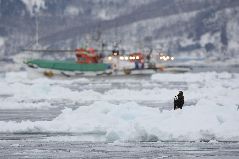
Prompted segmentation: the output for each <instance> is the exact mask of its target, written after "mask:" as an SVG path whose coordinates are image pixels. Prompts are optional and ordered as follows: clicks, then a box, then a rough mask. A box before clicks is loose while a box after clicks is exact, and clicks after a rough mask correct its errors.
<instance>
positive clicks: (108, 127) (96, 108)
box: [0, 99, 239, 141]
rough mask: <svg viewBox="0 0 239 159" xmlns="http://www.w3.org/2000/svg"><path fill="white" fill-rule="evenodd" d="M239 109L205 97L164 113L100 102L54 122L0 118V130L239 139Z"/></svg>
mask: <svg viewBox="0 0 239 159" xmlns="http://www.w3.org/2000/svg"><path fill="white" fill-rule="evenodd" d="M238 122H239V111H237V109H236V107H233V106H230V105H223V106H219V105H217V104H216V103H215V102H213V101H210V100H206V99H202V100H200V101H199V102H198V103H197V104H196V105H195V106H192V107H184V109H182V110H177V111H173V110H172V111H163V112H160V111H159V110H158V109H156V108H149V107H143V106H139V105H138V104H136V103H135V102H130V103H126V104H120V105H114V104H110V103H107V102H96V103H94V104H92V105H91V106H82V107H79V108H78V109H76V110H74V111H73V110H72V109H68V108H66V109H64V110H63V112H62V114H60V115H59V116H58V117H56V118H55V119H54V120H52V121H36V122H31V121H22V122H20V123H17V122H13V121H9V122H3V121H0V132H4V133H8V132H47V133H49V132H50V133H51V132H52V133H53V132H54V133H56V132H61V133H62V132H64V133H80V134H88V135H89V134H94V135H99V136H103V137H104V138H105V140H106V141H117V140H120V141H129V140H130V141H158V140H187V141H189V140H195V141H196V140H227V141H228V140H239V125H238Z"/></svg>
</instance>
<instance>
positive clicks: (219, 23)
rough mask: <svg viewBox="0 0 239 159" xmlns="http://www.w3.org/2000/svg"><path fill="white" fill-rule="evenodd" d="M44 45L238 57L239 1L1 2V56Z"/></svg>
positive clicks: (57, 0) (38, 0) (66, 0)
mask: <svg viewBox="0 0 239 159" xmlns="http://www.w3.org/2000/svg"><path fill="white" fill-rule="evenodd" d="M36 17H37V19H38V23H39V43H40V45H41V46H42V47H43V48H56V49H63V48H65V49H75V48H76V47H80V46H85V45H86V44H88V45H90V46H93V47H100V43H101V42H102V41H105V42H107V43H108V45H109V46H111V45H112V42H113V41H121V46H122V47H124V48H128V49H132V50H133V49H135V48H138V49H141V48H143V47H149V48H150V47H152V48H161V49H162V50H164V51H166V52H168V53H170V54H176V55H182V56H188V55H190V56H193V57H200V58H202V57H210V58H212V57H213V58H215V59H219V60H220V59H221V60H222V59H225V58H232V57H238V49H239V40H238V38H237V35H238V34H239V29H238V28H239V1H237V0H171V1H166V0H130V1H129V0H121V1H114V0H94V1H93V0H92V1H89V0H81V1H78V0H51V1H46V0H21V1H18V0H0V22H1V23H0V57H1V58H2V59H6V58H11V56H10V55H15V54H18V53H19V52H20V51H21V49H23V48H32V47H34V44H35V33H36Z"/></svg>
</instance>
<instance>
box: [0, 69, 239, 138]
mask: <svg viewBox="0 0 239 159" xmlns="http://www.w3.org/2000/svg"><path fill="white" fill-rule="evenodd" d="M238 81H239V74H237V73H227V72H223V73H216V72H206V73H186V74H155V75H152V77H151V78H149V79H137V78H136V79H124V78H123V79H112V80H111V79H97V80H93V79H85V78H80V79H73V80H69V79H67V80H66V79H58V80H53V79H46V78H39V79H35V80H31V79H28V78H27V75H26V74H25V72H20V73H7V74H6V75H5V76H1V79H0V88H1V89H0V96H1V98H2V99H1V100H2V101H1V104H0V109H50V108H51V107H57V105H54V106H53V105H51V103H50V101H52V100H63V99H67V100H70V101H73V102H77V101H83V102H84V101H91V102H92V103H91V104H90V105H84V104H80V105H76V107H75V108H74V109H72V108H69V107H65V108H64V109H62V113H60V114H59V115H58V116H57V117H55V118H54V119H52V120H50V121H45V120H42V121H30V119H29V120H27V121H26V120H25V121H21V122H19V121H18V122H16V121H0V132H1V133H9V132H10V133H16V132H17V133H25V132H27V133H73V134H79V135H81V136H82V135H83V136H84V135H85V136H84V137H83V138H84V139H83V140H86V141H87V140H90V137H89V136H90V135H98V136H100V139H101V140H104V141H159V140H176V141H181V140H184V141H198V140H207V141H209V140H211V141H214V140H215V141H228V140H231V141H239V126H238V123H239V111H238V110H237V105H238V104H239V102H238V100H237V98H238V96H239V83H238ZM97 82H100V83H97ZM170 84H173V86H174V87H173V88H169V87H168V86H169V85H170ZM180 84H184V85H185V86H186V87H182V88H178V87H177V86H178V85H180ZM92 85H94V86H92ZM114 85H120V86H118V87H114ZM95 87H98V89H93V88H95ZM101 89H103V90H104V91H102V90H101ZM181 89H182V90H183V91H184V95H185V101H186V104H185V107H184V108H183V109H182V110H176V111H174V110H172V109H167V110H162V109H160V106H158V107H149V105H147V102H148V101H154V100H157V101H158V102H162V103H172V100H173V97H174V96H175V95H176V94H177V92H178V90H181ZM31 101H38V102H35V103H34V102H33V103H31ZM39 101H40V102H39ZM114 101H118V102H114ZM139 101H146V103H144V104H139V103H140V102H139ZM172 108H173V107H172ZM95 140H97V139H95Z"/></svg>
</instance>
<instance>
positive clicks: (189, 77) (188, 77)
mask: <svg viewBox="0 0 239 159" xmlns="http://www.w3.org/2000/svg"><path fill="white" fill-rule="evenodd" d="M232 76H233V74H231V73H228V72H223V73H216V72H203V73H185V74H162V73H161V74H160V73H159V74H154V75H152V77H151V79H152V80H153V81H157V82H207V81H210V80H217V79H230V78H232Z"/></svg>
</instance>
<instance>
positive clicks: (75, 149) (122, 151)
mask: <svg viewBox="0 0 239 159" xmlns="http://www.w3.org/2000/svg"><path fill="white" fill-rule="evenodd" d="M41 137H42V136H40V135H33V136H29V138H30V139H28V140H25V139H24V138H23V137H20V138H19V140H17V139H10V138H9V139H8V140H7V141H6V140H2V141H0V158H97V159H98V158H182V159H183V158H212V159H237V158H239V143H237V142H235V143H233V142H219V143H205V142H172V141H171V142H170V141H166V142H156V143H154V142H152V143H150V142H147V143H145V142H126V143H105V142H80V141H64V142H63V141H42V140H41V139H37V138H41Z"/></svg>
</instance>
